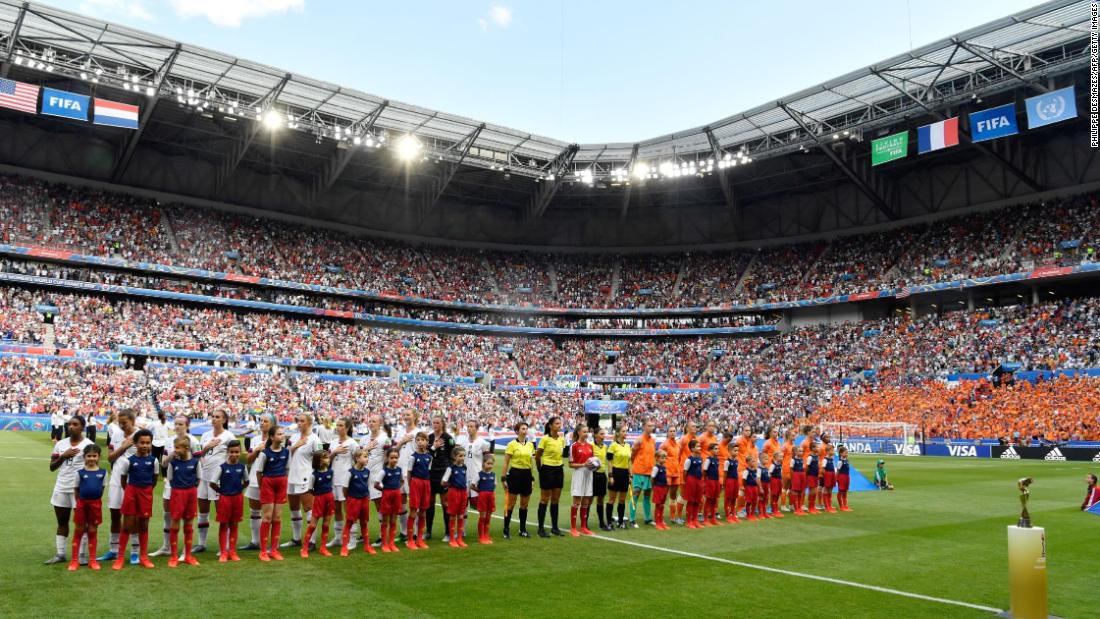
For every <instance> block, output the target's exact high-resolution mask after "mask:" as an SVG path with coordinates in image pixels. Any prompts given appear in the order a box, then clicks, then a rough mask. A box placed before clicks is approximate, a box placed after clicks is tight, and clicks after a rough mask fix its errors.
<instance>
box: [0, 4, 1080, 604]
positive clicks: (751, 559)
mask: <svg viewBox="0 0 1100 619" xmlns="http://www.w3.org/2000/svg"><path fill="white" fill-rule="evenodd" d="M313 2H314V0H309V3H311V4H307V3H306V2H304V1H303V0H294V1H291V2H286V3H284V4H286V5H287V6H290V7H292V8H291V9H290V10H289V11H288V12H286V13H285V14H281V15H280V16H279V17H276V18H269V19H279V20H284V21H287V22H293V20H296V19H302V20H306V19H307V18H308V17H309V12H310V11H312V10H314V8H316V9H317V10H319V11H320V10H323V9H322V8H321V7H317V6H316V4H312V3H313ZM59 4H60V3H59ZM197 4H201V3H196V2H189V0H173V1H172V2H164V3H155V2H133V3H127V2H113V1H103V0H98V1H95V2H84V3H78V2H70V3H67V4H65V8H57V7H54V6H50V5H47V4H41V3H38V2H22V1H18V0H0V135H2V136H3V138H2V139H0V472H2V473H3V474H2V475H0V489H2V491H3V496H4V497H5V500H3V501H2V502H0V524H2V526H3V527H4V529H5V530H4V531H3V535H2V537H3V540H4V541H3V542H2V543H0V550H2V553H0V558H2V561H0V616H4V617H73V616H109V615H111V614H122V613H130V612H134V611H137V612H140V613H142V614H153V615H165V616H179V617H200V616H230V615H237V616H287V615H294V614H300V613H310V612H318V609H324V610H323V611H321V612H332V613H333V614H334V615H335V614H345V613H353V612H356V611H361V612H369V613H371V614H382V613H385V614H388V615H391V616H398V617H405V616H418V617H420V616H422V617H436V616H438V617H453V616H458V615H464V616H485V617H515V616H525V617H562V616H577V615H580V616H587V615H593V616H604V617H647V616H678V614H679V613H680V612H684V609H685V608H686V607H694V608H695V609H696V610H694V611H693V612H700V613H703V614H706V615H708V616H714V617H735V616H750V615H755V616H771V617H795V616H801V615H806V614H808V613H814V614H818V613H822V614H827V615H831V616H840V617H876V618H877V617H936V618H944V617H996V616H1002V617H1014V618H1016V619H1035V618H1044V619H1045V618H1046V617H1048V616H1056V617H1067V618H1069V617H1074V618H1081V617H1097V616H1100V611H1098V610H1097V609H1098V608H1100V590H1098V589H1097V584H1096V580H1095V575H1096V573H1097V572H1096V570H1097V554H1096V550H1095V546H1096V542H1097V540H1098V539H1100V518H1097V517H1096V516H1100V487H1097V483H1096V474H1098V473H1100V204H1098V201H1100V160H1098V159H1097V157H1096V154H1097V147H1098V140H1100V138H1098V135H1100V133H1098V125H1100V112H1098V110H1100V106H1098V100H1097V84H1098V79H1097V78H1098V74H1097V63H1098V61H1097V58H1098V39H1097V34H1098V23H1097V5H1096V3H1095V2H1088V1H1082V0H1052V1H1050V2H1046V3H1043V4H1039V5H1037V6H1032V7H1030V8H1025V9H1023V10H1019V11H1017V12H1014V13H1012V14H1010V15H1004V16H1002V15H1003V14H1004V13H1007V12H1009V9H1005V8H997V5H986V6H985V7H984V9H983V11H972V12H971V13H970V18H973V16H974V15H979V14H980V15H981V17H980V18H977V19H970V18H968V19H970V21H967V22H965V23H962V22H960V24H961V25H960V26H959V28H958V29H957V30H955V32H954V34H952V35H950V36H947V37H941V38H937V39H936V40H934V41H932V42H930V43H923V42H922V41H919V40H918V41H917V43H918V45H916V46H914V45H913V44H912V38H913V34H912V32H911V30H912V28H913V25H912V23H910V25H909V28H910V35H909V38H910V40H911V41H910V43H909V45H908V46H907V45H906V44H905V43H904V41H903V39H904V36H901V37H899V38H897V39H896V41H895V42H896V43H897V45H896V46H895V47H893V48H891V49H889V50H886V51H885V52H884V53H881V54H877V55H871V56H867V57H866V58H865V59H864V61H863V65H864V66H863V68H857V65H845V64H843V63H842V62H839V61H837V62H830V63H829V66H833V67H835V70H831V71H832V73H831V74H830V75H829V76H826V77H825V78H822V80H821V81H820V83H814V82H815V81H817V80H813V79H811V78H806V79H805V81H804V82H803V83H802V84H801V90H798V91H796V92H793V93H790V94H787V95H785V96H781V97H779V98H777V99H773V100H771V101H768V102H766V103H764V104H760V105H757V106H756V107H749V106H745V108H744V109H743V110H738V109H736V108H733V109H730V108H728V107H727V108H726V109H725V111H724V112H723V114H726V116H725V117H722V118H714V119H710V122H707V123H706V124H695V126H688V125H691V124H693V123H692V121H690V120H689V121H685V122H684V126H683V127H682V128H680V129H679V130H676V131H673V132H671V133H665V134H663V135H657V136H656V137H647V135H652V134H646V132H645V131H646V130H645V128H644V127H637V128H636V129H632V131H636V133H637V135H634V136H633V137H634V138H635V140H632V141H623V142H600V143H589V142H583V141H574V140H570V139H557V138H552V137H546V136H543V135H539V134H537V133H531V132H528V131H524V130H521V129H513V128H509V127H507V126H503V125H498V124H493V123H492V122H490V121H489V120H480V119H479V120H475V119H473V118H470V117H467V116H466V115H462V114H458V113H452V112H448V111H447V110H446V109H438V110H437V109H432V108H429V107H421V106H419V105H417V104H414V103H404V102H401V101H399V100H397V99H396V98H393V99H391V98H388V97H387V96H386V95H385V94H384V93H383V94H368V93H367V92H364V91H363V90H360V89H359V87H358V84H357V83H356V79H358V78H356V77H354V76H352V75H348V82H347V83H331V82H330V81H326V80H325V79H321V78H317V77H311V76H310V75H309V74H308V73H302V72H300V71H292V70H288V69H282V68H276V67H274V66H269V65H268V64H264V60H263V59H262V58H260V59H248V58H243V57H237V56H235V55H233V54H230V53H226V52H222V51H217V50H216V49H214V48H208V47H203V46H199V45H193V44H191V43H187V42H184V41H183V40H182V39H183V37H182V36H181V37H180V39H181V40H176V39H175V38H173V37H169V36H162V35H160V34H153V32H155V31H164V32H180V31H179V30H173V28H174V27H176V26H178V24H170V23H166V20H172V19H174V18H173V17H172V15H173V13H171V12H170V11H171V9H169V8H167V7H168V6H173V7H175V10H176V11H177V13H176V14H175V15H176V16H177V17H178V19H179V21H180V22H181V23H182V22H184V21H187V20H192V21H190V22H187V23H191V24H194V21H193V20H195V19H199V18H196V17H194V15H193V14H192V13H189V12H187V11H190V10H191V9H189V8H187V7H193V6H195V5H197ZM275 4H280V3H262V2H257V3H252V2H237V1H235V0H234V1H227V2H226V3H225V5H226V6H236V7H238V8H239V9H240V10H241V11H244V12H245V13H247V11H251V10H253V9H254V8H255V7H257V6H260V5H275ZM321 4H323V3H321ZM333 4H338V3H333ZM421 4H425V3H421ZM427 4H428V5H429V7H422V8H423V10H424V11H425V13H428V12H436V11H438V12H443V11H446V10H453V9H454V7H453V6H451V5H452V3H442V2H440V3H437V4H435V5H432V3H427ZM453 4H454V5H460V4H463V3H453ZM567 4H568V6H569V10H570V11H577V10H580V8H581V7H580V5H579V4H577V3H567V2H565V1H564V0H562V1H561V2H560V11H561V16H562V35H561V36H562V43H561V45H562V46H563V47H562V49H563V51H562V58H563V60H562V64H561V79H562V80H563V82H564V80H565V79H566V75H567V72H568V67H566V64H567V63H566V62H565V61H564V58H565V51H564V47H565V45H566V43H565V34H564V32H565V30H564V28H565V26H564V24H565V23H566V22H565V19H566V18H565V16H566V6H567ZM714 4H715V5H716V6H714V7H713V9H714V10H715V11H719V10H720V11H745V12H750V11H751V12H755V11H759V10H765V9H763V6H761V7H756V8H753V9H751V10H750V9H749V8H747V7H745V8H740V7H738V8H736V9H734V8H732V7H719V6H717V5H718V4H723V3H714ZM731 4H732V3H731ZM738 4H740V3H738ZM798 4H799V3H786V5H787V7H788V8H790V10H792V11H794V10H797V11H799V12H804V11H809V10H811V9H809V8H808V5H807V6H798ZM887 4H890V3H887ZM921 4H922V3H920V2H918V3H913V6H912V8H911V9H908V10H910V11H914V12H920V11H921V10H924V11H925V12H928V11H929V10H930V9H929V8H928V7H922V6H921ZM161 5H163V7H161ZM444 5H446V7H445V6H444ZM551 5H552V11H551V12H552V13H554V14H556V12H557V11H558V10H559V9H558V7H559V4H558V3H546V4H545V6H543V7H541V8H539V7H535V6H534V5H533V4H532V5H528V6H524V7H519V8H516V9H515V10H514V11H515V15H516V17H515V22H513V9H512V8H508V7H504V6H502V5H499V4H493V5H486V6H485V7H481V6H480V4H479V5H478V7H476V10H475V13H477V12H483V11H485V10H488V11H489V12H488V13H485V14H484V16H483V17H482V18H480V19H474V20H471V24H472V28H473V30H474V31H475V32H478V31H480V32H481V33H483V34H486V35H492V34H493V33H501V32H504V30H505V29H507V28H508V27H509V26H510V25H511V26H512V27H513V28H516V29H519V28H521V27H525V26H523V23H522V22H521V21H520V20H521V18H522V16H523V11H524V10H528V11H532V12H533V11H537V10H541V9H545V7H549V6H551ZM154 6H155V7H160V8H163V10H164V11H168V12H167V13H165V14H164V16H162V17H161V18H160V19H154V20H150V21H145V22H143V21H141V20H142V19H145V18H146V17H145V16H144V14H143V13H142V12H143V11H146V10H147V8H148V7H154ZM280 6H281V4H280ZM868 6H869V5H868ZM906 6H907V7H908V6H909V4H908V3H906ZM124 7H129V10H130V14H129V17H127V16H126V15H123V14H122V13H121V12H119V11H124V10H125V9H124ZM241 7H244V8H241ZM345 8H348V9H349V10H351V9H352V8H353V7H351V3H349V5H348V7H345ZM838 8H839V7H838ZM895 8H897V7H895ZM149 10H152V9H149ZM256 10H257V11H258V10H259V9H256ZM372 10H373V9H372ZM379 10H381V9H380V8H379ZM387 10H390V11H396V12H397V13H404V14H405V16H404V18H405V19H406V20H408V19H413V20H415V18H416V16H415V15H409V14H410V13H415V12H416V11H417V10H420V9H415V8H412V7H402V8H400V9H395V8H392V7H391V8H389V9H387ZM547 10H549V9H547ZM766 10H767V11H769V12H774V11H781V10H785V8H784V7H780V6H778V5H777V6H776V7H775V8H767V9H766ZM814 10H816V7H815V9H814ZM841 10H843V11H853V12H854V11H857V10H859V9H857V8H856V7H855V6H854V5H851V4H848V5H846V8H844V9H841ZM899 10H902V13H904V10H905V9H899ZM103 11H106V13H103ZM112 11H113V12H112ZM990 11H992V13H990ZM116 17H117V19H115V18H116ZM246 17H247V15H246ZM475 17H476V15H475ZM802 18H803V19H810V18H808V17H806V16H802ZM134 19H137V20H138V21H137V22H134V21H133V20H134ZM222 19H223V20H224V21H232V20H231V19H230V18H228V17H225V16H224V15H223V16H222ZM236 19H238V20H239V19H240V18H236ZM249 19H259V20H261V22H262V19H265V18H249ZM425 19H427V17H426V16H425ZM576 19H580V18H576ZM700 19H702V16H700ZM990 20H992V21H990ZM211 21H212V22H213V25H207V27H208V28H211V29H214V28H217V27H220V26H224V25H225V24H224V23H221V22H219V20H218V19H215V18H211ZM261 22H256V23H261ZM982 22H984V23H982ZM135 23H138V24H141V23H144V24H146V25H145V26H144V27H136V26H135V25H134V24H135ZM229 25H231V26H234V27H235V26H237V25H239V24H237V23H230V24H229ZM651 25H654V26H656V25H659V24H651ZM272 27H273V28H274V27H275V26H272ZM280 27H281V26H280ZM287 27H293V25H290V26H287ZM884 27H885V25H884ZM889 27H891V28H894V29H898V30H899V31H901V30H904V29H905V25H904V24H893V25H890V26H889ZM241 28H242V29H241V31H240V32H246V31H248V30H247V28H261V26H258V25H256V26H248V25H246V26H242V27H241ZM302 28H305V26H304V25H303V26H302ZM791 28H792V32H793V30H795V29H797V30H799V31H802V30H809V31H810V34H811V35H812V36H816V34H817V33H816V32H815V29H814V27H813V26H812V25H811V24H809V23H802V24H801V25H797V26H795V25H792V27H791ZM494 29H495V30H494ZM550 30H551V31H552V32H551V33H550V36H551V38H553V37H557V36H558V35H557V34H555V32H556V31H553V28H550ZM370 31H371V29H370V28H368V29H367V32H370ZM251 32H257V30H252V31H251ZM820 34H821V35H822V36H830V37H834V36H838V37H844V36H846V35H845V34H843V33H835V32H833V33H820ZM230 36H232V35H230ZM270 36H271V37H273V38H278V36H277V35H276V34H275V31H274V30H273V31H271V34H270ZM364 36H366V35H364ZM464 36H465V35H464ZM857 38H858V36H856V35H853V42H852V45H855V44H856V43H855V40H856V39H857ZM205 40H224V39H216V38H210V39H205ZM283 43H287V41H283ZM354 43H355V42H354V41H348V42H346V44H345V45H347V46H353V45H354ZM532 45H533V46H535V45H536V41H534V40H532ZM585 45H587V46H589V47H592V46H593V42H591V41H588V42H586V43H585ZM731 45H733V46H734V47H735V48H736V43H731ZM780 45H781V43H780V42H779V40H778V39H777V40H776V42H775V47H776V48H777V50H776V51H777V53H778V47H779V46H780ZM807 45H809V46H810V47H809V48H806V49H803V50H802V51H800V52H798V53H799V54H813V53H814V52H813V45H815V44H814V43H812V42H811V43H807ZM307 47H308V46H305V45H303V46H302V51H303V53H307V54H308V51H305V50H306V48H307ZM876 49H877V48H876ZM460 50H461V47H460V46H458V47H456V53H459V54H461V53H470V54H471V55H473V52H472V51H468V52H463V51H460ZM608 51H614V52H615V55H614V56H612V57H611V58H612V62H611V65H612V66H614V64H615V63H620V62H628V63H632V62H642V63H644V62H646V56H645V55H644V54H643V55H641V56H637V55H636V54H635V53H634V52H632V51H631V48H630V47H629V46H627V47H616V49H615V50H608ZM349 52H351V50H350V49H349ZM512 52H514V53H516V54H525V53H526V52H523V51H521V50H509V51H508V53H512ZM603 53H606V52H603ZM756 53H758V54H770V53H771V50H757V51H756ZM865 53H866V52H865ZM549 54H550V55H555V54H557V50H551V51H550V52H549ZM891 54H893V55H891ZM751 55H752V52H749V53H748V54H747V55H746V54H744V53H742V54H740V55H736V56H737V57H736V58H734V59H731V60H730V61H729V62H730V63H731V64H730V65H729V66H728V67H726V66H721V68H719V69H716V70H715V71H717V73H713V72H712V74H713V77H714V78H715V79H718V78H719V77H720V78H721V79H724V80H734V81H736V80H737V79H738V78H737V75H736V74H737V72H738V71H739V70H740V69H739V68H737V67H736V66H735V65H736V64H738V63H741V64H743V63H745V62H749V60H747V59H746V58H748V57H751ZM691 56H692V54H691V52H690V51H688V52H686V53H685V64H690V63H692V62H694V60H693V59H692V57H691ZM887 56H888V57H887ZM883 57H885V59H881V58H883ZM632 58H633V59H635V60H632ZM826 60H828V59H826ZM876 60H877V62H876ZM530 61H531V62H532V63H534V62H535V60H534V59H533V58H531V59H530ZM712 61H715V62H718V63H719V65H721V63H722V62H725V61H724V60H721V59H707V62H712ZM363 62H365V63H367V64H371V63H379V62H384V63H388V64H391V65H395V66H398V67H401V70H402V71H404V72H406V73H409V74H412V75H415V74H416V72H417V70H418V69H417V65H416V62H413V61H412V60H409V61H408V63H407V64H404V65H403V64H401V63H402V62H403V60H402V57H401V54H398V53H394V54H392V55H391V57H386V58H371V59H370V60H369V62H367V60H364V61H363ZM553 62H556V61H552V62H551V64H553ZM872 63H873V64H872ZM491 64H492V62H489V63H488V64H486V66H485V67H484V68H483V70H484V71H487V72H489V71H492V70H493V69H492V68H491V66H490V65H491ZM786 66H787V71H788V72H793V73H794V74H795V75H798V64H797V61H796V60H791V61H790V64H788V65H786ZM478 70H482V69H478ZM685 70H686V67H685ZM553 71H554V72H555V73H556V72H557V71H558V69H557V68H554V69H553ZM723 72H724V73H723ZM718 73H722V75H720V76H719V75H718ZM552 79H553V80H557V79H558V77H557V76H556V75H555V76H554V77H553V78H552ZM748 86H749V84H746V85H745V88H747V87H748ZM615 87H616V88H623V89H628V90H630V91H631V92H634V93H636V95H637V96H639V97H641V96H644V91H645V89H651V88H659V87H660V82H659V81H651V82H649V83H648V84H633V83H631V80H624V81H623V82H622V83H620V84H617V85H616V86H615ZM455 96H456V97H457V96H458V95H457V94H456V95H455ZM594 96H595V95H594ZM762 99H764V97H757V99H756V101H757V102H759V100H762ZM440 100H442V101H447V98H446V96H443V98H442V99H440ZM684 104H685V105H686V106H690V102H688V101H685V102H684ZM456 105H457V103H456ZM440 107H445V106H440ZM604 113H605V111H600V112H595V111H593V114H595V115H600V114H604ZM729 114H732V115H729ZM682 116H683V117H684V118H691V115H690V114H683V115H682ZM699 120H703V121H706V120H707V119H705V118H703V119H699ZM565 124H566V125H568V124H569V121H568V119H566V121H565ZM573 134H580V137H581V138H583V137H584V136H583V134H584V131H581V130H577V131H574V130H567V131H563V135H565V136H568V135H573ZM769 521H770V522H769ZM475 530H476V533H475ZM181 578H182V579H183V580H180V579H181ZM257 583H258V584H257Z"/></svg>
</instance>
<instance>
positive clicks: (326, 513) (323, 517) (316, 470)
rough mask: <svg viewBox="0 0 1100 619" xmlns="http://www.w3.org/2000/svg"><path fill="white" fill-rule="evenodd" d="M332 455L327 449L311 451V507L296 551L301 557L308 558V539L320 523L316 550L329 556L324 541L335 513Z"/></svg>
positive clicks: (322, 554)
mask: <svg viewBox="0 0 1100 619" xmlns="http://www.w3.org/2000/svg"><path fill="white" fill-rule="evenodd" d="M331 458H332V456H331V455H330V454H329V452H327V451H315V452H313V476H312V477H310V480H309V491H310V493H311V494H312V495H313V509H312V510H310V519H309V526H308V527H307V528H306V536H305V537H303V538H302V540H303V541H302V550H301V551H300V552H299V553H298V554H299V555H300V556H301V557H302V558H303V559H308V558H309V546H310V542H309V540H311V539H313V532H314V531H316V530H317V523H320V524H321V537H320V539H318V540H317V552H319V553H320V554H321V556H323V557H331V556H332V553H331V552H329V550H328V548H327V547H326V546H325V543H326V542H327V540H328V530H329V528H330V527H331V526H332V517H333V516H335V515H336V499H335V498H334V497H335V495H334V494H333V492H332V479H333V471H332V469H331V468H330V467H329V463H330V462H331Z"/></svg>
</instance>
